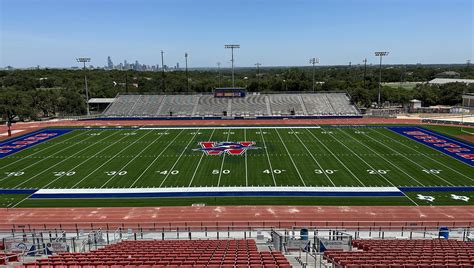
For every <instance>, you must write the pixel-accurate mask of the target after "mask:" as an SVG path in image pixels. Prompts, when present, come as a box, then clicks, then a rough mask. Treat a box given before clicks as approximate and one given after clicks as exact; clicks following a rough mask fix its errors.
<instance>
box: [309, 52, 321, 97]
mask: <svg viewBox="0 0 474 268" xmlns="http://www.w3.org/2000/svg"><path fill="white" fill-rule="evenodd" d="M309 63H310V64H313V92H315V85H316V82H315V81H314V65H315V64H316V63H319V58H311V59H309Z"/></svg>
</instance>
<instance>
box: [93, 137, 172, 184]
mask: <svg viewBox="0 0 474 268" xmlns="http://www.w3.org/2000/svg"><path fill="white" fill-rule="evenodd" d="M150 133H153V131H150V132H149V133H147V134H145V135H143V136H146V135H148V134H150ZM165 133H166V132H165ZM163 136H164V135H158V137H156V138H155V139H154V140H153V141H152V142H150V143H149V144H148V145H147V146H145V148H143V149H142V150H140V152H138V153H137V154H135V156H134V157H133V158H132V159H130V160H129V161H128V162H127V163H126V164H125V165H124V166H122V167H121V168H120V170H118V171H117V172H116V173H115V174H114V175H113V176H111V177H110V179H108V180H107V181H106V182H105V183H104V184H102V186H100V188H104V186H105V185H107V184H108V183H109V182H110V181H112V180H113V179H115V178H116V177H117V175H118V174H119V173H120V172H122V171H123V170H124V169H125V168H126V167H128V165H130V163H132V162H133V161H134V160H135V159H137V158H138V157H139V156H140V155H141V154H142V153H143V152H144V151H145V150H146V149H148V148H149V147H150V146H152V145H153V144H154V143H155V142H156V141H157V140H159V139H161V138H162V137H163Z"/></svg>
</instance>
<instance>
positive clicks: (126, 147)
mask: <svg viewBox="0 0 474 268" xmlns="http://www.w3.org/2000/svg"><path fill="white" fill-rule="evenodd" d="M132 133H133V132H132ZM146 135H147V134H145V135H143V136H141V137H140V138H138V139H136V140H135V141H134V142H132V143H130V144H129V145H127V146H125V147H124V148H122V150H120V151H119V152H118V153H116V154H115V155H114V156H113V157H111V158H109V159H108V160H107V161H105V162H104V163H102V165H100V166H98V167H96V168H95V169H94V170H93V171H91V172H90V173H89V174H87V176H85V177H84V178H82V179H81V180H79V181H78V182H76V183H75V184H74V185H73V186H72V187H71V188H75V187H76V186H77V185H79V183H81V182H83V181H84V180H85V179H87V178H89V177H90V176H91V175H92V174H94V173H95V172H96V171H97V170H99V169H100V168H102V167H103V166H105V165H106V164H107V163H109V162H110V161H112V160H114V159H115V158H116V157H117V156H118V155H120V153H122V152H123V151H125V150H127V149H128V148H129V147H130V146H132V145H134V144H135V143H136V142H137V141H139V140H141V139H142V138H143V137H145V136H146Z"/></svg>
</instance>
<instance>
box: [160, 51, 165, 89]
mask: <svg viewBox="0 0 474 268" xmlns="http://www.w3.org/2000/svg"><path fill="white" fill-rule="evenodd" d="M164 53H165V52H163V50H161V89H162V90H163V92H165V64H164V60H163V54H164Z"/></svg>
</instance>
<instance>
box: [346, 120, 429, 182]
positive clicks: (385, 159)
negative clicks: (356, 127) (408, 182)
mask: <svg viewBox="0 0 474 268" xmlns="http://www.w3.org/2000/svg"><path fill="white" fill-rule="evenodd" d="M338 130H339V131H340V132H342V133H344V134H345V135H346V136H348V137H350V138H352V139H353V140H354V141H356V142H358V143H360V144H361V145H362V146H364V147H365V148H367V149H369V150H370V151H372V152H373V153H375V154H376V155H377V156H378V157H380V158H382V159H383V160H384V161H385V162H387V163H389V164H390V165H391V166H393V167H394V168H396V169H398V170H399V171H400V172H402V173H403V174H405V175H406V176H408V177H409V178H410V179H412V180H414V181H416V182H417V183H418V184H419V185H421V186H426V185H424V184H423V183H421V182H419V181H418V180H417V179H415V178H414V177H413V176H412V175H410V174H408V173H407V172H405V171H404V170H403V169H401V168H400V167H399V166H398V165H395V164H394V163H393V162H392V161H390V160H388V159H387V158H385V157H384V156H383V155H380V154H379V153H378V152H377V151H375V150H374V149H372V148H371V147H369V146H367V145H366V144H364V143H363V142H361V141H359V140H358V139H356V138H354V137H353V136H352V135H349V134H348V133H347V132H345V131H344V130H342V129H340V128H339V129H338ZM364 135H365V136H367V137H369V136H368V135H367V134H364ZM369 138H371V137H369ZM377 142H378V141H377ZM380 144H382V145H384V146H386V145H385V144H383V143H380ZM387 148H388V147H387ZM409 160H410V159H409Z"/></svg>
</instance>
